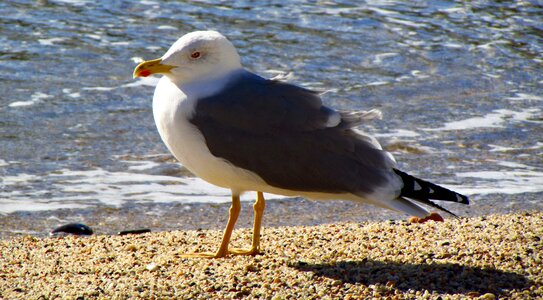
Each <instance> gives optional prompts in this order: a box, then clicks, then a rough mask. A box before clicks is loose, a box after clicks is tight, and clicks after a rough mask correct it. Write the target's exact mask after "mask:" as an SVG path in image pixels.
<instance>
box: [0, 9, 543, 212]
mask: <svg viewBox="0 0 543 300" xmlns="http://www.w3.org/2000/svg"><path fill="white" fill-rule="evenodd" d="M203 29H215V30H219V31H221V32H222V33H223V34H225V35H226V36H227V37H228V38H229V39H230V40H231V41H232V42H233V43H234V44H235V46H236V47H237V48H238V50H239V52H240V55H241V57H242V62H243V64H244V65H245V67H247V68H248V69H250V70H252V71H254V72H256V73H258V74H261V75H263V76H266V77H273V76H276V75H278V74H283V75H284V74H289V81H290V82H292V83H295V84H298V85H302V86H305V87H307V88H311V89H315V90H319V91H328V92H327V93H325V94H324V96H323V98H324V101H325V103H326V104H328V105H331V106H334V107H336V108H341V109H365V110H367V109H370V108H379V109H381V110H382V111H383V114H384V119H383V120H380V121H375V122H372V123H370V124H367V125H365V126H363V127H362V129H363V130H365V131H367V132H369V133H371V134H374V135H375V136H376V137H377V138H378V139H379V140H380V141H381V143H382V144H383V145H384V147H385V148H386V149H388V150H389V151H391V152H392V153H393V154H394V156H395V157H396V159H397V161H398V162H399V166H400V168H401V169H404V170H405V171H407V172H410V173H412V174H414V175H417V176H419V177H422V178H425V179H428V180H431V181H433V182H436V183H439V184H442V185H444V186H446V187H449V188H453V189H455V190H458V191H459V192H463V193H466V194H468V195H469V196H470V197H471V198H472V199H474V200H475V202H479V203H485V202H486V201H489V200H490V199H502V200H500V201H501V202H499V203H498V205H503V206H504V207H508V206H510V205H511V203H517V204H520V205H521V206H522V205H523V204H525V203H532V204H533V203H536V204H537V205H539V207H541V202H542V195H543V112H542V108H543V89H542V86H543V56H542V53H543V35H542V33H543V6H542V5H541V3H540V2H538V1H514V2H501V1H500V2H498V1H393V0H390V1H341V2H338V3H334V2H331V1H330V2H328V1H325V2H314V1H266V3H261V2H256V3H255V2H253V1H232V2H224V1H199V2H183V1H154V0H146V1H83V0H81V1H79V0H64V1H62V0H60V1H52V0H50V1H46V0H41V1H2V2H1V3H0V45H2V46H1V48H0V49H1V50H0V176H1V177H0V213H3V214H8V213H13V212H20V211H38V210H40V211H48V210H50V211H54V210H57V209H62V208H71V209H74V208H75V209H77V208H89V207H91V208H92V207H95V208H96V207H98V208H99V207H107V206H116V207H119V206H123V205H126V204H127V203H131V204H134V203H162V202H166V203H171V202H176V201H179V202H185V203H191V202H227V201H229V191H227V190H223V189H220V188H217V187H214V186H211V185H209V184H207V183H205V182H203V181H202V180H200V179H198V178H194V177H193V176H192V175H191V174H190V173H189V172H187V170H185V169H184V168H183V167H182V166H180V165H179V164H177V163H176V162H175V160H174V159H173V158H172V157H171V156H170V155H169V153H168V151H167V149H166V148H165V146H164V145H163V144H162V142H161V141H160V138H159V136H158V133H157V131H156V129H155V125H154V121H153V119H152V112H151V99H152V94H153V90H154V86H155V85H156V83H157V80H158V79H157V78H143V79H138V80H133V79H132V78H131V74H132V70H133V68H134V67H135V65H136V64H137V63H138V62H140V61H142V60H144V59H152V58H157V57H160V56H161V55H162V54H163V53H164V52H165V51H166V50H167V49H168V47H169V46H170V45H171V44H172V43H173V42H174V41H175V40H176V39H177V38H178V37H180V36H181V35H183V34H185V33H187V32H190V31H193V30H203ZM252 197H253V195H250V197H249V198H252ZM272 198H273V197H272ZM247 199H248V198H247ZM538 203H539V204H538Z"/></svg>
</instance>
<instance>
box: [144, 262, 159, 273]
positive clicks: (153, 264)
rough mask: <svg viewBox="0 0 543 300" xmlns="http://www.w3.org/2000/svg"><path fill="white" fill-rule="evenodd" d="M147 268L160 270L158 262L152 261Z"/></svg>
mask: <svg viewBox="0 0 543 300" xmlns="http://www.w3.org/2000/svg"><path fill="white" fill-rule="evenodd" d="M145 268H146V269H147V270H149V271H151V272H153V271H156V270H158V265H157V264H156V263H154V262H153V263H150V264H148V265H147V266H145Z"/></svg>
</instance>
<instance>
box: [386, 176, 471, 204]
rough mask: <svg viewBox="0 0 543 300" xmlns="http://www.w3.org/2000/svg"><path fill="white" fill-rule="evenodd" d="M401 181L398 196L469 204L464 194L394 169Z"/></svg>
mask: <svg viewBox="0 0 543 300" xmlns="http://www.w3.org/2000/svg"><path fill="white" fill-rule="evenodd" d="M394 172H396V174H398V175H399V176H400V177H401V178H402V181H403V184H404V185H403V187H402V191H401V194H400V196H402V197H406V198H410V199H413V200H421V201H426V200H430V199H432V200H443V201H450V202H456V203H461V204H469V198H468V197H467V196H465V195H462V194H459V193H457V192H455V191H451V190H449V189H447V188H444V187H442V186H439V185H437V184H434V183H431V182H428V181H426V180H423V179H419V178H416V177H414V176H411V175H409V174H407V173H405V172H402V171H400V170H397V169H394Z"/></svg>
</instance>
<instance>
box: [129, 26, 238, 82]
mask: <svg viewBox="0 0 543 300" xmlns="http://www.w3.org/2000/svg"><path fill="white" fill-rule="evenodd" d="M239 68H241V62H240V58H239V55H238V53H237V51H236V48H234V45H232V43H231V42H230V41H229V40H228V39H227V38H226V37H224V36H223V35H222V34H220V33H218V32H216V31H194V32H191V33H188V34H186V35H184V36H182V37H181V38H180V39H178V40H177V41H176V42H175V43H174V44H173V45H172V46H171V47H170V49H169V50H168V51H167V52H166V54H164V55H163V56H162V57H161V58H158V59H154V60H149V61H144V62H142V63H140V64H139V65H138V66H137V67H136V68H135V69H134V78H136V77H147V76H149V75H152V74H163V75H166V76H168V77H169V78H170V79H171V80H172V81H175V82H178V83H187V82H191V81H194V80H198V79H200V78H205V77H211V76H218V75H221V74H223V73H227V72H230V71H233V70H236V69H239Z"/></svg>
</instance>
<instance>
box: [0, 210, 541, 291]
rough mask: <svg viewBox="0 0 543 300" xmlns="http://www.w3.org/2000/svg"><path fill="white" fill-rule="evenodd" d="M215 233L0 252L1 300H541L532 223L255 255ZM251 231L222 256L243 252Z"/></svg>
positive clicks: (305, 236) (387, 227)
mask: <svg viewBox="0 0 543 300" xmlns="http://www.w3.org/2000/svg"><path fill="white" fill-rule="evenodd" d="M221 234H222V227H221V230H192V231H171V232H151V233H146V234H142V235H132V236H108V235H94V236H90V237H74V236H67V237H57V238H38V237H34V236H24V237H15V238H12V239H4V240H0V253H2V256H1V257H0V265H1V266H2V269H3V270H4V273H2V274H1V275H0V298H6V299H24V298H30V297H32V298H39V297H45V298H46V299H47V298H55V297H60V298H76V297H84V298H85V299H95V298H126V297H129V298H136V299H145V298H153V297H156V298H181V299H188V298H207V297H218V298H259V297H260V298H266V299H269V298H275V299H285V298H290V297H297V298H302V299H308V298H323V297H332V298H338V297H340V298H344V299H349V298H365V297H391V298H390V299H404V298H415V297H416V298H428V299H434V298H436V297H438V296H441V297H448V298H450V299H460V298H466V297H469V298H477V297H479V298H481V299H496V298H513V299H522V298H524V299H526V298H534V297H535V298H537V297H543V263H542V260H543V212H541V211H529V212H517V213H513V214H500V215H488V216H476V217H469V218H460V219H451V218H450V219H447V220H446V221H445V222H439V223H436V222H433V221H431V222H427V223H424V224H411V223H409V222H407V221H405V220H389V221H365V222H362V223H345V222H341V223H337V224H324V225H317V226H294V227H292V226H283V227H264V228H263V232H262V244H261V245H262V247H263V254H262V255H258V256H255V257H245V256H232V257H227V258H224V259H215V260H208V259H184V258H181V257H180V255H181V254H183V253H186V252H191V251H214V250H215V248H216V247H218V244H219V241H220V237H221ZM250 237H251V230H249V229H239V230H235V231H234V234H233V238H232V243H231V245H232V246H234V247H240V246H241V247H242V246H247V245H249V243H250Z"/></svg>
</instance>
